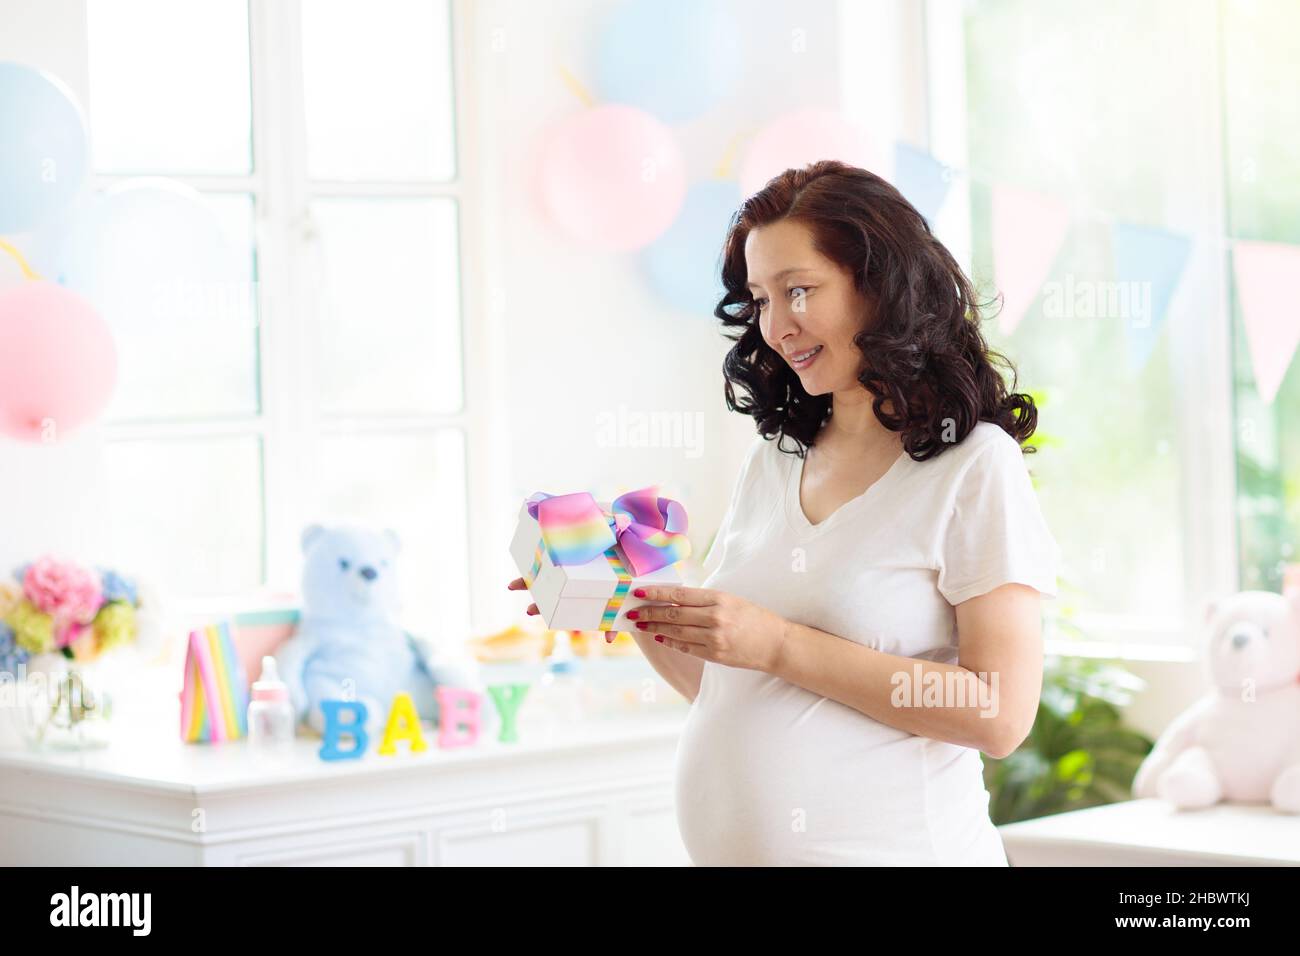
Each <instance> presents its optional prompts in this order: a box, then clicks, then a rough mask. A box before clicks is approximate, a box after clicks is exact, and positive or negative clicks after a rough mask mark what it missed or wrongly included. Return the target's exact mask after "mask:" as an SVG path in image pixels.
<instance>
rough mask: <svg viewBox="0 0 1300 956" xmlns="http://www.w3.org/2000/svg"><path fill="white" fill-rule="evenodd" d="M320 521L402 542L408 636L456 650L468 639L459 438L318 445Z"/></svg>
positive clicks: (453, 433)
mask: <svg viewBox="0 0 1300 956" xmlns="http://www.w3.org/2000/svg"><path fill="white" fill-rule="evenodd" d="M312 473H313V474H315V475H319V476H320V482H321V484H320V486H319V492H320V493H319V498H318V501H319V504H320V508H321V513H320V516H319V517H320V519H321V520H324V521H351V522H360V523H363V524H366V525H369V526H372V527H375V528H385V527H389V528H392V529H393V530H394V531H396V532H397V533H398V535H400V537H401V539H402V549H401V552H400V560H399V567H400V571H399V574H400V580H401V587H402V600H403V604H404V606H405V612H404V613H403V615H402V618H403V620H404V622H405V623H406V626H407V628H408V629H410V630H412V631H414V632H416V633H418V634H420V635H421V636H425V637H428V638H431V639H434V640H438V641H444V640H445V641H448V642H451V643H456V644H459V642H461V641H463V640H465V638H466V637H467V636H468V634H469V630H468V628H469V572H468V543H467V542H468V535H467V531H466V523H465V443H464V436H463V434H462V433H461V432H460V431H459V430H455V429H447V430H444V431H439V432H437V433H434V434H428V435H426V434H421V435H335V436H330V437H326V438H324V439H323V440H322V442H321V452H320V460H319V461H318V462H317V467H316V468H315V469H314V470H313V472H312Z"/></svg>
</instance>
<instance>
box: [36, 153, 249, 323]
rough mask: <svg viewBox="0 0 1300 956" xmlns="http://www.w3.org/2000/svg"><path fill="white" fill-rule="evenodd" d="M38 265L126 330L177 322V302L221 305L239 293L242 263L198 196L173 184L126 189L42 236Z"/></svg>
mask: <svg viewBox="0 0 1300 956" xmlns="http://www.w3.org/2000/svg"><path fill="white" fill-rule="evenodd" d="M33 265H34V266H35V267H36V270H37V271H38V272H40V273H41V274H42V275H44V276H45V277H47V278H51V279H54V280H55V281H57V282H60V283H62V284H63V285H66V286H67V287H68V288H70V289H73V290H75V291H77V292H80V293H81V294H83V295H85V296H86V297H87V298H89V299H91V300H92V301H93V302H94V303H95V304H96V305H98V306H99V308H100V310H101V311H102V312H103V313H104V317H105V318H106V319H107V320H108V322H109V325H111V326H112V327H113V328H115V329H121V328H123V327H125V326H127V325H130V324H141V325H147V324H154V325H156V324H158V323H161V322H165V321H171V320H174V319H175V318H177V315H176V313H177V311H178V309H177V308H176V304H177V303H181V304H182V305H184V304H189V305H191V306H193V305H194V304H195V303H198V304H200V305H202V304H205V303H206V304H207V305H209V306H214V305H217V304H220V302H221V300H222V297H223V296H226V295H231V294H232V292H233V291H235V290H236V286H237V283H236V279H237V277H238V270H237V268H236V266H237V260H236V258H235V251H234V246H233V244H232V243H231V242H230V241H229V239H228V238H227V237H226V235H225V233H224V232H223V231H222V228H221V223H220V221H219V220H218V219H217V217H216V216H215V214H214V213H213V211H212V209H211V208H210V207H209V206H208V205H207V203H206V202H205V200H204V198H203V196H202V195H201V194H200V193H199V192H198V191H197V190H196V189H193V188H191V187H189V186H186V185H183V184H181V183H176V182H173V181H172V180H169V179H162V178H155V177H145V178H140V179H132V180H127V181H126V182H123V183H119V184H118V185H116V186H114V187H113V188H111V189H109V190H107V191H105V192H104V194H103V195H102V196H100V197H98V198H97V199H95V200H92V201H90V202H88V203H86V204H84V205H83V206H82V207H81V208H79V209H78V210H76V211H75V213H74V214H73V215H72V217H71V218H70V219H68V220H67V221H66V222H65V223H61V224H60V228H57V229H51V230H47V234H45V235H42V236H41V237H38V243H37V246H36V248H34V249H33Z"/></svg>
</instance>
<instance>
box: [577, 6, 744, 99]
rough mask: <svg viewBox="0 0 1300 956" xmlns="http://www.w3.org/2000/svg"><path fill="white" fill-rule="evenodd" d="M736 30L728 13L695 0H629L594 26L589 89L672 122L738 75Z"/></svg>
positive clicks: (721, 92) (731, 86) (728, 87)
mask: <svg viewBox="0 0 1300 956" xmlns="http://www.w3.org/2000/svg"><path fill="white" fill-rule="evenodd" d="M738 33H739V29H738V27H737V25H736V22H735V20H734V18H733V17H732V15H731V13H730V12H729V11H728V10H727V9H726V8H725V7H723V6H722V5H720V4H717V3H700V2H699V0H632V2H630V3H622V4H619V5H618V6H616V7H615V8H614V9H613V10H612V11H611V12H610V14H609V16H608V18H607V20H606V21H605V23H604V25H603V29H602V31H601V36H600V42H599V43H598V45H597V53H596V83H595V85H596V91H597V93H598V95H599V98H600V99H601V100H603V101H605V102H610V103H626V104H628V105H629V106H635V107H638V108H639V109H643V110H645V111H646V112H648V113H650V114H652V115H653V116H656V117H658V118H659V119H661V120H663V121H664V122H665V123H671V124H677V123H684V122H686V121H687V120H691V119H694V118H695V117H697V116H699V115H701V114H703V113H704V112H706V111H707V110H709V109H710V108H711V107H713V106H714V105H716V104H717V103H718V101H719V100H721V99H722V98H723V97H725V96H727V95H729V94H730V93H732V92H733V91H734V90H735V89H736V87H737V84H738V83H739V80H740V78H741V76H742V70H743V67H744V61H743V60H742V58H741V49H742V46H741V43H740V41H739V39H738Z"/></svg>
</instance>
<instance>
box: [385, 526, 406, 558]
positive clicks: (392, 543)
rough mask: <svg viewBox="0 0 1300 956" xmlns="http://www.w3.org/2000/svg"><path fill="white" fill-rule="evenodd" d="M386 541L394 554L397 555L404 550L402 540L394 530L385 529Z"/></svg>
mask: <svg viewBox="0 0 1300 956" xmlns="http://www.w3.org/2000/svg"><path fill="white" fill-rule="evenodd" d="M384 539H385V540H386V541H387V542H388V544H389V547H391V548H392V549H393V554H397V553H398V552H400V551H401V550H402V539H401V538H400V537H399V536H398V534H397V532H396V531H394V530H393V529H392V528H385V529H384Z"/></svg>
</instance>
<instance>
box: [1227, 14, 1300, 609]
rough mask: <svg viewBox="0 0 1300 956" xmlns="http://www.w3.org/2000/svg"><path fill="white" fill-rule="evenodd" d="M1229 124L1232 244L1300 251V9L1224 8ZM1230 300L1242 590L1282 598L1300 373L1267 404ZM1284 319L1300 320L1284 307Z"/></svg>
mask: <svg viewBox="0 0 1300 956" xmlns="http://www.w3.org/2000/svg"><path fill="white" fill-rule="evenodd" d="M1223 17H1224V95H1225V100H1226V102H1225V108H1224V121H1225V127H1226V134H1227V156H1228V214H1229V222H1230V224H1231V234H1232V236H1233V238H1235V239H1245V240H1262V241H1265V242H1285V243H1292V244H1297V243H1300V173H1298V172H1297V170H1300V100H1297V98H1296V97H1295V96H1292V95H1277V93H1276V91H1278V90H1295V89H1297V88H1300V7H1297V6H1296V4H1294V3H1292V2H1288V0H1255V2H1253V3H1226V4H1224V5H1223ZM1234 292H1235V294H1234V296H1233V335H1234V347H1233V360H1234V361H1233V364H1234V367H1235V372H1236V381H1237V393H1236V419H1237V430H1236V437H1237V495H1238V497H1237V507H1238V519H1239V524H1238V527H1239V532H1240V533H1239V539H1240V542H1241V586H1242V587H1243V588H1248V589H1252V590H1264V591H1281V590H1282V575H1283V570H1284V568H1285V566H1286V565H1287V564H1290V563H1294V562H1295V561H1296V560H1297V558H1296V550H1295V549H1296V543H1297V542H1300V428H1298V427H1297V424H1296V423H1297V422H1300V372H1298V371H1297V364H1300V363H1297V362H1296V361H1295V359H1294V357H1293V358H1292V361H1291V366H1290V369H1289V370H1288V372H1287V373H1286V377H1285V378H1283V379H1282V384H1281V386H1280V387H1279V388H1278V391H1277V395H1276V397H1275V398H1274V399H1273V402H1272V403H1271V404H1269V403H1266V402H1265V401H1264V400H1263V399H1262V398H1261V396H1260V394H1259V391H1258V388H1257V385H1256V382H1255V373H1254V369H1253V366H1252V363H1251V352H1250V344H1249V341H1248V339H1247V336H1246V330H1245V325H1244V322H1243V319H1242V314H1241V301H1240V290H1239V289H1235V290H1234ZM1276 308H1277V310H1278V313H1279V314H1280V315H1294V310H1295V305H1294V303H1293V302H1292V301H1279V302H1277V303H1276Z"/></svg>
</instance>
